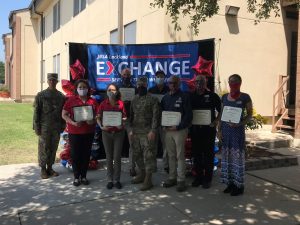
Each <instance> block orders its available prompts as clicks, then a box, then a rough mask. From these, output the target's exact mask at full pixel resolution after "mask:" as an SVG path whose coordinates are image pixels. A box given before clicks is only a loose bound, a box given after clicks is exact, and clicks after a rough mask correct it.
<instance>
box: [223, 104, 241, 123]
mask: <svg viewBox="0 0 300 225" xmlns="http://www.w3.org/2000/svg"><path fill="white" fill-rule="evenodd" d="M241 115H242V109H241V108H238V107H231V106H224V108H223V112H222V116H221V120H222V121H224V122H229V123H239V122H240V120H241Z"/></svg>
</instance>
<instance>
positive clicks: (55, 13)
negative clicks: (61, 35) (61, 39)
mask: <svg viewBox="0 0 300 225" xmlns="http://www.w3.org/2000/svg"><path fill="white" fill-rule="evenodd" d="M59 28H60V1H58V2H57V3H56V4H55V5H54V7H53V32H55V31H57V30H58V29H59Z"/></svg>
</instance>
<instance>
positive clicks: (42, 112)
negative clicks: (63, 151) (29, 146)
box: [33, 73, 65, 179]
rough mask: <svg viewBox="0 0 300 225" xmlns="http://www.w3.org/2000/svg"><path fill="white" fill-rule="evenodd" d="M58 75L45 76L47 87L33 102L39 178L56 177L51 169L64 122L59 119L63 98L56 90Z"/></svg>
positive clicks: (49, 74) (56, 174) (55, 173)
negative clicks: (37, 142)
mask: <svg viewBox="0 0 300 225" xmlns="http://www.w3.org/2000/svg"><path fill="white" fill-rule="evenodd" d="M57 78H58V75H57V74H56V73H48V74H47V83H48V85H49V87H48V88H47V89H46V90H44V91H41V92H39V93H38V94H37V96H36V97H35V101H34V115H33V129H34V131H35V133H36V134H37V135H38V136H39V146H38V160H39V166H40V167H41V178H42V179H47V178H49V177H51V176H58V173H57V172H55V171H54V170H53V169H52V165H53V164H54V161H55V156H56V151H57V147H58V142H59V138H60V133H61V132H63V131H64V128H65V122H64V120H63V119H62V117H61V112H62V108H63V105H64V102H65V96H64V95H63V94H62V93H61V92H60V91H58V90H57V89H56V85H57V82H58V81H57Z"/></svg>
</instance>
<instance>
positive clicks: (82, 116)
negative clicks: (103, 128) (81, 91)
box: [73, 105, 94, 122]
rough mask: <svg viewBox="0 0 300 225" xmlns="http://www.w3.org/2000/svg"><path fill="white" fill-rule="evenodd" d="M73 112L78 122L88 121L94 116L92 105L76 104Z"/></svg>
mask: <svg viewBox="0 0 300 225" xmlns="http://www.w3.org/2000/svg"><path fill="white" fill-rule="evenodd" d="M73 112H74V120H75V121H76V122H80V121H88V120H92V119H93V118H94V112H93V107H92V106H91V105H85V106H76V107H74V108H73Z"/></svg>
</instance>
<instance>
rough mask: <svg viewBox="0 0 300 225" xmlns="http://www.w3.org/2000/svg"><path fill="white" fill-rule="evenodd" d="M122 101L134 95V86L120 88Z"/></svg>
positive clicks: (130, 98) (129, 99) (128, 99)
mask: <svg viewBox="0 0 300 225" xmlns="http://www.w3.org/2000/svg"><path fill="white" fill-rule="evenodd" d="M120 93H121V99H122V101H131V100H132V99H133V97H134V95H135V89H134V88H120Z"/></svg>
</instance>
